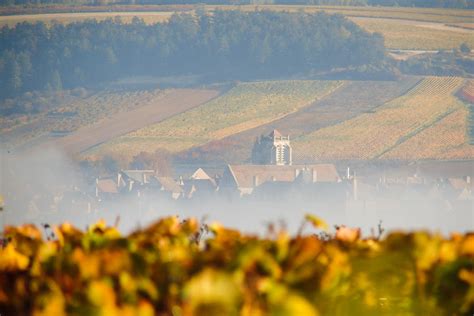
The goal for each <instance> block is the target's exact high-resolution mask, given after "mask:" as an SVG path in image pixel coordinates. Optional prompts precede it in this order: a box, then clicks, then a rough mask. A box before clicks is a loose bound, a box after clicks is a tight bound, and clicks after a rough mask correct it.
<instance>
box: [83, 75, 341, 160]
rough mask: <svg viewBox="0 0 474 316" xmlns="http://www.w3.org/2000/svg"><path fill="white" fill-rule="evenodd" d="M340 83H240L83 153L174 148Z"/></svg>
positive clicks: (250, 124) (265, 118)
mask: <svg viewBox="0 0 474 316" xmlns="http://www.w3.org/2000/svg"><path fill="white" fill-rule="evenodd" d="M342 84H343V83H342V82H341V81H274V82H271V81H269V82H256V83H242V84H239V85H238V86H236V87H235V88H233V89H231V90H230V91H229V92H228V93H226V94H225V95H223V96H221V97H218V98H216V99H214V100H212V101H210V102H208V103H206V104H204V105H202V106H200V107H197V108H195V109H192V110H189V111H187V112H184V113H181V114H179V115H176V116H174V117H172V118H170V119H168V120H165V121H163V122H161V123H158V124H155V125H152V126H148V127H145V128H143V129H139V130H137V131H135V132H133V133H130V134H127V135H125V136H122V137H119V138H117V139H115V140H113V141H111V142H108V143H106V144H104V145H101V146H99V147H97V148H93V149H92V150H89V151H88V152H86V153H85V155H87V156H95V155H100V156H102V155H104V154H115V155H118V154H122V155H123V154H124V153H126V154H127V155H134V154H137V153H139V152H141V151H147V152H152V151H155V150H156V149H158V148H161V149H166V150H168V151H170V152H173V153H177V152H179V151H183V150H186V149H189V148H191V147H193V146H198V145H202V144H205V143H207V142H209V141H212V140H216V139H222V138H224V137H226V136H229V135H233V134H236V133H240V132H243V131H245V130H249V129H253V128H255V127H258V126H261V125H265V124H268V123H270V122H273V121H276V120H278V119H281V118H283V117H285V116H287V115H289V114H291V113H294V112H296V111H298V110H301V109H302V108H304V107H306V106H308V105H310V104H312V103H313V102H315V101H316V100H319V99H322V98H323V97H325V96H326V95H328V94H330V93H331V92H333V91H334V90H336V89H337V88H339V87H341V86H342Z"/></svg>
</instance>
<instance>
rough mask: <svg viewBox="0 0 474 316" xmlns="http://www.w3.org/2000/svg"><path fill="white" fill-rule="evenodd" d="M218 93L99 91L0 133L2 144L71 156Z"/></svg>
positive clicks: (180, 110) (207, 99) (198, 91)
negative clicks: (47, 147) (49, 149)
mask: <svg viewBox="0 0 474 316" xmlns="http://www.w3.org/2000/svg"><path fill="white" fill-rule="evenodd" d="M218 94H219V91H217V90H206V89H170V90H153V91H146V90H143V91H136V92H110V91H109V92H101V93H99V94H96V95H92V96H90V97H88V98H85V99H82V100H77V101H75V102H73V103H71V104H67V105H64V106H62V107H60V108H58V109H56V110H55V111H54V115H51V112H48V113H43V114H41V115H39V116H38V117H36V118H35V119H33V120H32V121H31V122H29V123H27V124H23V125H20V126H18V127H16V128H13V129H12V130H11V131H9V132H7V133H2V141H4V142H6V143H9V144H10V145H11V146H15V147H18V146H20V148H21V147H22V146H21V145H22V144H23V145H24V146H23V147H24V148H28V147H31V146H44V145H56V146H58V147H60V148H62V149H64V150H65V151H67V152H70V153H73V154H75V153H79V152H81V151H83V150H86V149H88V148H90V147H93V146H96V145H98V144H100V143H102V142H105V141H109V140H110V139H113V138H115V137H118V136H120V135H123V134H126V133H129V132H131V131H134V130H136V129H139V128H141V127H143V126H147V125H149V124H154V123H157V122H159V121H161V120H163V119H166V118H169V117H170V116H173V115H176V114H178V113H181V112H183V111H186V110H188V109H191V108H193V107H196V106H198V105H200V104H202V103H205V102H207V101H209V100H210V99H212V98H214V97H216V96H217V95H218ZM62 113H63V114H67V115H61V114H62ZM56 134H59V136H63V135H66V136H64V137H57V135H56ZM55 136H56V137H55Z"/></svg>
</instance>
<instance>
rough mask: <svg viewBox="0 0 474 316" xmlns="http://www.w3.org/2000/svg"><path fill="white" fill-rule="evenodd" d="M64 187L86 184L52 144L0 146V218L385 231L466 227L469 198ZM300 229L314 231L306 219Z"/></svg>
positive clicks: (125, 226)
mask: <svg viewBox="0 0 474 316" xmlns="http://www.w3.org/2000/svg"><path fill="white" fill-rule="evenodd" d="M68 192H69V193H68ZM70 192H75V194H76V195H77V196H88V198H89V199H91V201H92V200H93V199H94V184H93V183H92V184H91V183H90V182H89V184H88V183H87V181H86V179H84V178H83V177H82V176H81V174H79V173H78V169H77V166H76V165H75V163H74V162H73V160H72V159H70V158H69V157H67V156H66V155H64V154H63V153H61V152H60V151H59V150H55V149H53V148H48V149H42V150H41V151H35V152H30V153H28V154H25V153H22V154H14V153H11V152H2V153H1V182H0V194H2V195H3V196H4V197H5V208H4V211H3V212H2V213H1V215H0V226H5V225H20V224H25V223H34V224H36V225H40V224H42V223H48V224H50V225H51V224H60V223H62V222H65V221H67V222H70V223H72V224H73V225H75V226H77V227H79V228H82V229H84V228H86V227H87V226H88V225H90V224H92V223H94V222H96V221H97V220H99V219H104V220H105V221H106V222H107V223H108V224H110V225H113V224H114V223H116V224H117V225H118V228H119V229H120V230H121V231H122V232H123V233H128V232H130V231H132V230H134V229H136V228H138V227H144V226H147V225H149V224H150V223H151V222H153V221H154V220H157V219H159V218H160V217H163V216H176V215H177V216H179V217H180V218H182V219H185V218H189V217H195V218H197V219H202V220H203V221H204V222H205V223H211V222H215V221H217V222H220V223H221V224H223V225H224V226H227V227H231V228H237V229H239V230H242V231H244V232H248V233H258V234H263V233H265V232H266V230H267V228H268V224H269V223H273V224H274V225H275V226H276V227H281V228H285V229H287V230H288V231H290V232H291V233H296V232H297V231H298V230H299V228H300V226H301V224H302V221H303V219H304V215H305V214H307V213H311V214H315V215H317V216H319V217H320V218H322V219H324V220H325V221H326V222H327V223H328V224H329V225H330V226H331V227H333V226H334V225H347V226H350V227H360V228H361V229H362V231H363V233H364V235H365V236H369V235H370V234H371V233H373V231H374V230H375V231H376V230H377V225H378V224H379V223H380V222H382V224H381V225H382V227H383V228H384V229H385V230H386V231H387V230H390V231H391V230H400V229H401V230H413V229H417V230H418V229H422V230H430V231H433V232H435V231H436V232H441V233H443V234H449V233H450V232H455V231H457V232H466V231H472V230H474V204H473V202H474V201H473V200H467V201H462V202H459V203H457V202H456V203H453V202H450V201H447V200H445V199H444V198H443V197H442V196H440V197H439V198H437V197H434V198H433V196H430V197H427V196H426V195H424V194H421V193H418V192H415V191H414V192H409V193H410V194H407V192H405V194H404V196H403V197H400V198H393V197H390V198H386V195H385V196H384V197H380V198H377V199H370V200H364V199H359V200H354V199H352V198H350V197H347V198H344V197H342V198H341V196H324V199H318V198H315V197H312V196H308V197H307V198H306V197H303V198H300V197H298V198H296V197H292V196H291V195H289V196H280V197H279V196H278V195H275V197H272V199H268V198H267V199H266V200H257V199H255V198H244V199H239V198H234V199H229V198H224V197H213V198H206V199H195V200H194V199H191V200H178V201H173V200H170V199H164V198H159V197H155V196H146V197H144V196H142V197H141V198H137V197H135V196H127V197H123V198H120V199H118V200H114V201H109V202H101V203H98V204H97V203H96V204H94V203H92V204H93V205H92V206H91V203H85V204H84V203H82V204H80V203H78V204H76V205H73V206H71V205H70V203H69V204H67V205H66V206H64V203H62V199H66V198H68V199H71V197H70ZM68 194H69V195H68ZM68 196H69V197H68ZM61 205H62V206H61ZM332 230H333V229H332ZM304 232H306V233H311V232H315V231H314V229H312V228H310V227H306V229H305V231H304Z"/></svg>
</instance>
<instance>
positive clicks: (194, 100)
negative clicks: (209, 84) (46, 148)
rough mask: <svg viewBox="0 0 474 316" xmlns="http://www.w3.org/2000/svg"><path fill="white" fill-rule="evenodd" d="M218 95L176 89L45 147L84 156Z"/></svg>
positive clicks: (209, 92) (217, 93) (212, 91)
mask: <svg viewBox="0 0 474 316" xmlns="http://www.w3.org/2000/svg"><path fill="white" fill-rule="evenodd" d="M218 95H219V91H217V90H198V89H174V90H171V91H169V92H168V93H167V94H166V95H165V96H163V97H162V98H159V99H158V100H157V101H156V102H153V103H151V104H148V105H144V106H142V107H140V108H138V109H136V110H132V111H128V112H123V113H118V114H116V115H114V116H112V117H109V118H106V119H104V120H102V121H100V122H98V123H95V124H92V125H89V126H85V127H82V128H80V129H78V130H77V131H75V132H74V133H72V134H71V135H68V136H65V137H63V138H59V139H55V140H52V141H49V142H48V143H46V144H43V145H53V146H55V147H59V148H61V149H63V150H64V151H66V152H68V153H71V154H76V153H80V152H83V151H85V150H87V149H89V148H91V147H94V146H97V145H99V144H101V143H103V142H106V141H109V140H111V139H113V138H115V137H118V136H121V135H124V134H127V133H129V132H132V131H134V130H137V129H139V128H142V127H145V126H147V125H150V124H155V123H158V122H160V121H162V120H164V119H167V118H169V117H171V116H174V115H176V114H178V113H181V112H184V111H187V110H189V109H191V108H194V107H196V106H199V105H201V104H203V103H205V102H207V101H209V100H211V99H212V98H215V97H216V96H218Z"/></svg>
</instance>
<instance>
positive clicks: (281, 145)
mask: <svg viewBox="0 0 474 316" xmlns="http://www.w3.org/2000/svg"><path fill="white" fill-rule="evenodd" d="M252 163H253V164H256V165H280V166H283V165H291V164H292V149H291V146H290V136H283V135H282V134H280V132H278V131H277V130H276V129H275V130H273V131H272V132H271V133H270V134H268V135H267V136H263V135H262V136H260V137H259V138H257V140H256V141H255V144H254V146H253V149H252Z"/></svg>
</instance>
